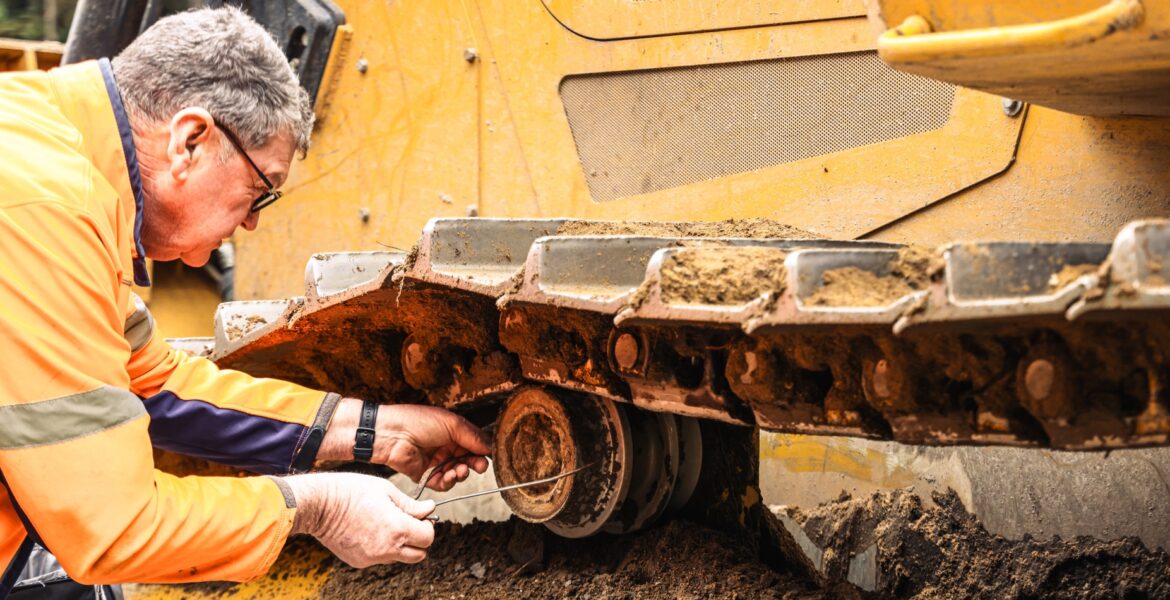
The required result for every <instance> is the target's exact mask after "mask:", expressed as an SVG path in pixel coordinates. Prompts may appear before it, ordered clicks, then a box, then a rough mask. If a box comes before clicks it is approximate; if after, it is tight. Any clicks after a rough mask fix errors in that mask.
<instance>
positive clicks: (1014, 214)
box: [237, 0, 1170, 298]
mask: <svg viewBox="0 0 1170 600" xmlns="http://www.w3.org/2000/svg"><path fill="white" fill-rule="evenodd" d="M338 4H339V6H340V7H341V8H342V10H343V11H344V12H345V15H346V19H347V23H348V24H347V25H346V26H344V27H343V28H342V30H341V31H339V33H338V35H337V36H336V38H335V41H334V47H333V50H332V52H331V55H330V63H329V67H328V69H327V72H326V75H325V79H324V81H323V83H322V87H321V92H320V93H319V95H318V106H317V108H318V115H319V125H318V127H317V130H316V133H315V136H314V142H313V148H312V149H311V151H310V152H309V154H308V156H307V158H306V159H305V160H304V161H301V162H298V163H297V164H296V166H295V168H294V171H293V175H292V179H291V180H290V182H289V184H288V185H287V186H286V189H287V190H288V192H289V194H288V196H287V197H286V198H285V199H284V200H282V202H281V204H280V205H279V206H277V207H274V209H272V210H270V211H266V213H265V214H264V216H263V218H262V221H263V226H262V227H261V228H260V229H259V230H257V231H256V232H253V233H249V234H247V235H243V236H241V237H240V239H239V240H238V249H239V261H238V262H239V266H238V268H237V278H238V279H237V289H238V291H239V295H240V297H241V298H275V297H282V296H287V295H291V294H295V293H297V291H298V290H299V288H300V286H301V283H302V276H301V273H300V270H301V265H303V264H304V260H305V259H307V258H308V257H309V255H310V254H311V253H313V252H319V251H326V250H375V249H384V248H386V247H397V248H403V249H408V248H409V245H410V244H412V243H413V242H414V240H415V239H417V236H418V232H419V231H420V230H421V228H422V226H423V224H424V223H425V222H426V221H427V220H428V219H430V218H433V217H442V216H466V215H468V214H477V215H480V216H490V217H542V216H543V217H561V216H565V217H580V218H602V219H623V220H721V219H730V218H749V217H767V218H771V219H775V220H778V221H782V222H785V223H788V224H791V225H795V226H798V227H801V228H804V229H807V230H810V231H813V232H815V233H818V234H822V235H825V236H829V237H836V238H870V239H880V240H889V241H899V242H915V243H923V244H936V243H942V242H945V241H948V240H954V239H1019V240H1053V241H1059V240H1108V239H1111V237H1112V236H1113V235H1114V234H1115V232H1116V231H1117V229H1118V228H1120V226H1121V225H1122V224H1123V223H1126V222H1128V221H1130V220H1133V219H1136V218H1139V217H1144V216H1150V215H1160V214H1164V213H1165V212H1166V211H1167V209H1168V208H1170V195H1168V194H1167V193H1166V192H1167V190H1168V188H1170V172H1168V171H1167V169H1166V168H1165V166H1164V165H1165V161H1164V157H1165V150H1164V148H1165V146H1166V144H1167V143H1168V142H1170V122H1168V121H1167V120H1165V119H1163V118H1159V117H1157V116H1144V115H1138V116H1126V115H1127V114H1128V113H1129V112H1131V111H1129V110H1127V109H1126V108H1125V107H1120V108H1118V107H1116V106H1114V105H1115V104H1117V103H1118V102H1119V101H1117V100H1116V99H1112V98H1102V99H1101V101H1100V104H1099V106H1098V107H1097V108H1098V110H1095V111H1092V112H1094V113H1098V114H1101V113H1103V114H1108V115H1110V116H1086V115H1082V114H1073V113H1071V112H1067V111H1065V110H1057V109H1054V108H1049V107H1046V106H1041V105H1036V104H1023V105H1021V104H1020V103H1018V102H1012V101H1013V100H1018V99H1019V98H1015V97H1010V98H1009V97H1004V96H1001V95H996V94H992V93H986V92H980V91H975V90H974V89H971V88H965V87H951V86H950V85H949V84H944V83H939V82H936V81H933V80H927V79H922V78H917V77H910V76H907V75H905V74H903V73H901V72H899V71H895V70H893V69H891V68H889V67H888V66H886V65H885V64H884V63H882V62H881V61H879V60H878V55H877V51H878V49H879V45H880V46H882V52H883V56H884V55H885V53H886V52H887V48H886V47H887V46H889V44H888V43H887V41H886V40H887V37H888V36H887V37H883V36H882V35H881V34H882V32H883V31H884V30H885V29H886V28H887V27H893V26H894V25H895V24H898V23H901V22H902V21H904V20H905V19H906V18H907V17H908V16H911V15H913V14H917V13H921V14H925V15H929V16H930V18H931V19H933V20H934V22H933V23H931V24H930V25H929V26H930V28H931V31H933V32H938V31H943V30H945V31H952V30H953V31H963V30H975V29H980V30H986V29H987V28H995V27H1002V26H1005V25H1006V26H1012V25H1021V24H1026V23H1036V22H1041V23H1044V22H1048V21H1051V20H1054V19H1060V18H1065V17H1068V16H1069V15H1073V16H1075V15H1077V14H1080V13H1083V12H1085V11H1091V10H1092V9H1093V8H1094V7H1095V6H1100V3H1093V2H1058V3H1023V4H1020V3H1006V2H1004V3H980V6H983V5H984V4H986V5H987V6H988V8H986V10H984V9H982V8H980V9H976V8H974V7H970V6H968V4H967V3H931V4H929V5H928V4H926V3H923V2H888V3H881V4H880V5H877V4H875V5H874V6H873V7H872V8H871V9H870V12H872V13H874V18H873V19H867V17H866V13H867V9H866V7H865V6H864V5H863V4H862V3H861V2H859V1H836V2H815V3H812V2H810V3H799V4H796V5H794V6H793V7H792V8H788V7H782V8H777V6H776V5H775V4H774V3H767V2H751V1H748V2H726V1H723V2H720V1H716V0H689V1H685V2H676V3H669V4H665V3H645V2H628V1H624V0H612V1H609V2H601V3H599V2H584V1H560V2H558V1H554V0H546V1H545V2H538V1H535V0H534V1H530V2H503V1H502V0H479V1H476V0H438V1H435V2H427V3H414V2H398V3H391V4H389V5H384V4H369V3H361V2H339V3H338ZM1163 20H1164V17H1163V16H1162V15H1159V14H1155V12H1154V8H1149V9H1147V12H1146V14H1145V19H1144V20H1143V21H1141V22H1140V23H1139V24H1138V25H1134V26H1132V27H1131V29H1130V30H1128V31H1126V32H1122V33H1118V34H1116V35H1114V36H1111V37H1106V38H1104V39H1102V40H1099V41H1093V40H1090V41H1087V42H1083V43H1081V44H1080V45H1079V46H1078V48H1077V51H1078V52H1080V53H1083V54H1087V55H1092V53H1093V52H1096V51H1100V52H1104V53H1105V56H1104V57H1103V58H1102V59H1101V60H1103V61H1105V62H1110V61H1112V60H1113V58H1114V57H1123V56H1128V54H1124V52H1127V50H1126V49H1125V48H1126V47H1132V46H1133V45H1134V44H1135V43H1138V42H1136V41H1134V40H1136V39H1137V37H1135V36H1142V37H1141V42H1140V44H1139V46H1138V47H1140V48H1145V50H1146V52H1148V53H1150V54H1157V53H1158V52H1161V51H1162V49H1163V46H1165V45H1166V44H1165V42H1163V41H1161V40H1159V39H1157V36H1155V35H1151V34H1152V33H1153V32H1155V31H1160V29H1159V28H1160V27H1161V22H1162V21H1163ZM887 23H889V25H887ZM922 35H923V36H935V35H940V34H939V33H929V34H922ZM1123 35H1124V36H1125V37H1126V39H1128V40H1129V42H1128V43H1127V44H1125V45H1123V46H1125V47H1120V48H1119V47H1118V45H1117V44H1115V43H1113V42H1114V41H1116V40H1121V39H1122V36H1123ZM1123 41H1124V40H1123ZM968 45H970V43H968ZM895 50H897V49H895ZM1115 53H1121V54H1115ZM944 54H945V56H947V57H950V58H948V60H959V59H960V58H962V60H964V61H966V62H964V63H963V64H967V63H971V64H974V65H978V64H979V63H980V60H984V59H981V58H979V57H978V56H974V57H958V58H953V57H952V55H951V54H946V53H944ZM1018 54H1019V56H1020V58H1019V60H1020V61H1021V62H1022V61H1024V60H1025V56H1026V55H1025V54H1024V53H1022V52H1020V53H1018ZM898 56H902V55H898ZM1014 56H1015V55H1011V54H1009V55H1008V56H1007V57H1006V58H1005V57H1004V56H1002V55H998V56H996V57H993V58H990V59H986V60H996V61H1000V62H1002V61H1004V60H1012V59H1013V58H1014ZM927 58H929V57H927ZM922 60H924V59H922V57H920V56H916V55H910V58H907V59H905V61H907V64H910V63H913V65H914V66H913V68H911V67H907V70H913V71H915V72H921V73H923V74H926V75H930V76H934V77H939V76H941V75H942V74H944V73H943V72H945V71H946V68H945V66H944V67H939V68H937V69H933V70H932V69H931V68H928V67H929V65H931V64H935V63H932V62H929V61H927V62H925V63H923V62H922ZM1085 63H1086V61H1085V60H1080V61H1064V62H1061V61H1049V62H1048V63H1046V66H1045V68H1044V72H1045V75H1046V77H1048V78H1049V79H1050V80H1051V81H1053V82H1056V83H1050V84H1049V87H1052V86H1057V85H1058V84H1059V82H1061V81H1079V79H1078V78H1080V77H1082V76H1083V74H1084V71H1085V69H1086V68H1087V67H1086V66H1085ZM923 64H926V65H928V66H922V65H923ZM1111 64H1117V63H1116V62H1113V63H1111ZM1125 64H1127V63H1121V64H1120V65H1118V66H1116V67H1115V70H1118V71H1124V70H1125ZM895 66H898V67H899V68H902V66H903V65H902V64H901V63H895ZM971 68H972V69H973V68H975V67H971ZM1021 68H1022V67H1021ZM1143 68H1144V67H1143ZM964 69H967V67H964ZM968 71H969V69H968ZM968 71H964V72H968ZM1017 71H1019V70H1018V69H1004V68H1000V67H996V70H995V71H994V72H997V73H1000V77H1001V78H1005V79H1006V78H1009V77H1016V76H1017ZM1141 74H1145V75H1148V74H1149V73H1148V72H1147V71H1141V73H1139V74H1138V75H1141ZM1138 75H1134V76H1133V77H1134V78H1140V77H1138ZM991 76H992V74H986V77H991ZM1019 76H1020V77H1023V76H1025V74H1024V73H1020V74H1019ZM1118 77H1120V76H1118ZM951 79H952V80H958V81H957V82H958V83H962V84H973V83H979V81H982V80H976V79H975V78H973V77H972V78H966V77H962V78H960V77H952V78H951ZM1013 85H1016V84H1015V83H1013V82H1011V81H1007V82H1006V83H1004V84H1003V86H1004V87H1006V88H1011V87H1012V86H1013ZM984 87H987V88H991V87H993V86H990V85H987V86H984ZM1054 89H1055V88H1054ZM995 91H1000V92H1002V91H1003V89H1002V88H1000V87H996V88H995ZM1052 95H1056V94H1055V92H1053V94H1050V95H1044V94H1038V95H1035V96H1034V99H1035V100H1037V101H1046V100H1050V97H1049V96H1052ZM1029 98H1033V96H1029ZM1110 102H1112V103H1113V104H1109V103H1110ZM1109 106H1114V107H1113V108H1109ZM273 257H280V260H273Z"/></svg>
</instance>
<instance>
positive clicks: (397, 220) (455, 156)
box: [236, 0, 539, 298]
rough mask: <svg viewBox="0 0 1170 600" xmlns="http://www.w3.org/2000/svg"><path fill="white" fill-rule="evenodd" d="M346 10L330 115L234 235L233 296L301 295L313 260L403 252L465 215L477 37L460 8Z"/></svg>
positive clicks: (474, 163) (470, 194) (363, 6)
mask: <svg viewBox="0 0 1170 600" xmlns="http://www.w3.org/2000/svg"><path fill="white" fill-rule="evenodd" d="M538 6H539V5H538ZM342 8H343V9H344V11H345V15H346V21H347V23H349V24H350V25H351V26H352V28H353V34H352V38H351V40H350V42H349V44H348V51H347V52H346V54H345V57H343V60H344V61H345V64H341V65H339V71H338V77H337V79H336V87H335V89H330V90H327V91H326V93H327V94H329V95H330V102H331V106H330V108H329V112H328V115H327V118H326V119H324V120H323V122H322V123H321V126H320V127H318V128H317V130H316V132H315V142H314V146H313V148H312V149H311V150H310V153H309V157H308V159H307V160H305V161H298V162H297V163H296V165H295V166H294V167H293V172H292V179H291V180H290V181H289V183H288V184H287V185H286V186H285V191H286V192H287V196H286V197H285V198H284V199H282V200H281V202H279V203H277V204H275V205H273V206H272V207H271V208H269V209H266V210H265V211H264V214H263V215H262V216H261V218H260V228H259V230H257V231H255V232H251V233H243V234H241V235H238V236H237V240H236V241H237V251H238V252H237V294H238V295H239V297H241V298H255V297H273V296H284V295H289V294H292V293H296V292H297V290H298V288H300V289H302V290H303V272H304V266H305V263H306V261H307V260H308V258H309V257H310V256H311V255H312V254H313V253H315V252H324V251H331V250H378V249H383V250H384V249H386V247H387V246H397V247H404V248H405V249H409V248H410V245H411V244H412V243H413V242H414V240H415V239H417V237H418V233H419V231H420V230H421V228H422V225H423V224H424V223H425V222H426V221H427V220H428V219H430V218H431V217H439V216H463V215H465V214H466V211H467V207H468V206H469V205H473V204H474V203H475V202H476V200H477V198H478V193H479V192H478V185H477V178H478V174H479V165H478V144H477V140H476V138H477V128H476V122H477V120H478V118H477V86H478V78H479V71H480V69H479V68H477V63H473V62H468V61H467V60H466V59H465V58H464V53H465V50H466V49H467V48H471V47H474V46H475V45H476V41H475V39H474V36H473V35H472V30H471V27H470V25H469V22H468V15H467V13H466V12H465V11H464V8H463V6H462V4H461V3H460V2H458V1H454V0H451V1H434V2H395V3H381V2H376V3H375V2H350V3H347V4H344V5H343V6H342ZM359 61H364V62H361V64H363V65H365V68H364V72H363V70H359ZM363 209H364V210H365V211H368V217H366V218H363V215H364V214H366V213H365V212H363ZM270 282H271V283H270ZM275 282H279V283H278V284H275V285H273V284H274V283H275Z"/></svg>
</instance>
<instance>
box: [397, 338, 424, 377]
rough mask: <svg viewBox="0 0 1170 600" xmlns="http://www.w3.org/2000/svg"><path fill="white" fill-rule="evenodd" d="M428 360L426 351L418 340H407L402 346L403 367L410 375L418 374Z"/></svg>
mask: <svg viewBox="0 0 1170 600" xmlns="http://www.w3.org/2000/svg"><path fill="white" fill-rule="evenodd" d="M425 361H426V351H425V350H423V347H422V344H420V343H418V342H407V343H406V345H405V347H403V348H402V369H403V370H404V371H406V373H407V374H408V375H416V374H418V373H419V372H421V371H422V367H423V363H424V362H425Z"/></svg>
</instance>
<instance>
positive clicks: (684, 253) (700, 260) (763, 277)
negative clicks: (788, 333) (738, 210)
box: [660, 248, 786, 304]
mask: <svg viewBox="0 0 1170 600" xmlns="http://www.w3.org/2000/svg"><path fill="white" fill-rule="evenodd" d="M720 250H727V251H725V252H724V251H720ZM784 256H785V255H784V253H782V252H778V251H776V250H775V249H772V248H726V249H722V248H720V249H716V248H696V249H683V250H680V251H678V252H676V253H674V254H672V255H671V257H670V259H669V260H667V261H666V262H665V263H664V264H663V265H662V271H661V272H662V279H661V282H660V286H661V288H662V299H663V301H665V302H670V303H690V304H743V303H746V302H751V301H752V300H755V299H756V298H759V297H760V296H761V295H762V294H764V293H765V292H769V291H771V292H775V294H773V295H777V294H778V293H779V292H780V291H782V290H783V289H784V286H785V281H784V280H785V273H786V271H785V269H784Z"/></svg>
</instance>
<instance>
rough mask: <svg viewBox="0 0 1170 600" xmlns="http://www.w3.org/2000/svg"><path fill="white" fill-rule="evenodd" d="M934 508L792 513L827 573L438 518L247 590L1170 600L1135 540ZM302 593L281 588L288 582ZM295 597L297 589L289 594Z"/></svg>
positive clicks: (903, 499) (846, 507) (656, 542)
mask: <svg viewBox="0 0 1170 600" xmlns="http://www.w3.org/2000/svg"><path fill="white" fill-rule="evenodd" d="M933 501H934V505H933V506H929V505H928V504H927V503H925V502H924V501H923V500H922V499H921V498H919V497H918V496H916V495H915V494H914V493H913V492H912V491H908V490H896V491H892V492H877V493H875V494H873V495H870V496H865V497H861V498H856V499H854V498H850V497H848V496H842V497H841V498H839V499H838V500H836V501H833V502H829V503H826V504H823V505H821V506H819V507H817V508H815V509H811V510H803V511H802V510H797V509H789V510H788V511H787V514H788V516H789V517H791V519H792V520H793V521H795V522H796V523H798V524H799V526H800V528H801V530H802V531H803V533H804V535H807V537H808V539H809V540H811V542H812V543H813V544H814V545H815V546H817V547H818V548H819V549H820V552H821V556H822V558H821V560H820V564H821V569H820V574H821V575H822V576H815V575H809V574H805V575H801V574H800V573H808V572H807V571H805V570H804V566H797V565H796V563H801V562H804V561H803V560H799V559H798V560H787V561H786V560H785V559H784V556H785V554H786V553H787V552H789V551H792V550H791V549H790V550H785V551H782V550H779V549H778V548H777V546H776V545H774V544H767V543H764V544H762V546H763V547H764V548H766V549H765V550H764V551H763V552H762V555H763V556H762V557H761V556H757V553H756V552H755V551H754V550H753V549H752V548H753V545H752V543H751V542H750V541H748V540H747V539H745V538H744V537H742V536H741V535H737V534H731V533H728V532H726V531H723V530H715V529H711V528H710V527H706V526H703V525H699V524H696V523H694V522H691V521H686V520H675V521H671V522H667V523H663V524H661V525H658V526H656V527H653V528H651V529H649V530H645V531H642V532H638V533H634V534H630V535H625V536H611V535H604V534H603V535H598V536H594V537H590V538H585V539H579V540H570V539H564V538H560V537H557V536H556V535H554V534H552V533H550V532H548V531H547V530H546V529H544V528H543V527H542V526H539V525H533V524H530V523H526V522H524V521H520V520H519V519H516V518H513V519H512V520H510V521H506V522H500V523H484V522H476V523H473V524H471V525H459V524H454V523H439V524H437V525H436V530H435V543H434V545H433V546H432V547H431V552H430V555H429V557H428V558H427V560H425V561H424V562H422V563H420V564H417V565H390V566H383V567H371V568H368V569H363V570H357V569H351V568H349V567H347V566H345V565H344V564H342V563H341V562H340V561H338V560H337V559H335V558H333V557H332V556H329V555H328V553H327V551H325V550H324V549H322V548H321V547H320V546H319V545H317V544H316V543H315V542H314V541H313V540H312V539H310V538H307V537H303V536H302V537H298V538H296V539H294V540H293V541H291V542H290V543H289V544H288V546H287V547H286V548H285V549H284V551H283V552H282V554H281V557H280V558H279V559H278V561H277V564H276V565H275V566H274V567H273V569H272V571H271V572H270V574H269V576H268V577H267V578H265V579H263V580H261V581H260V582H257V584H247V585H249V586H255V587H249V588H248V589H251V590H252V591H254V592H256V593H258V594H259V597H281V596H285V595H287V593H286V592H289V590H293V589H295V583H294V582H295V581H297V580H302V579H307V580H315V579H317V578H319V577H321V576H322V575H324V576H325V577H326V578H327V581H326V582H325V584H324V586H323V587H322V588H321V589H320V590H318V591H317V597H320V598H347V599H356V600H365V599H372V598H509V599H511V598H578V597H583V598H631V599H632V598H639V599H641V598H649V599H660V598H786V599H806V598H926V599H936V598H939V599H951V598H1037V599H1042V598H1167V597H1170V555H1167V553H1166V552H1164V551H1161V550H1158V551H1152V550H1149V549H1147V548H1145V547H1144V546H1143V545H1142V544H1141V543H1140V542H1139V541H1137V540H1136V539H1132V538H1129V539H1119V540H1112V541H1102V540H1096V539H1092V538H1076V539H1073V540H1061V539H1060V538H1053V539H1050V540H1043V541H1041V540H1035V539H1031V538H1025V539H1023V540H1015V541H1013V540H1007V539H1004V538H1002V537H1000V536H996V535H992V534H990V533H988V532H987V531H986V530H985V529H984V528H983V526H982V525H981V524H980V523H979V521H978V520H977V519H976V518H975V517H974V516H973V515H971V514H970V513H968V512H967V511H966V509H965V508H964V507H963V504H962V502H961V501H960V500H959V498H958V496H957V495H956V494H954V493H953V492H950V493H946V494H935V495H934V496H933ZM870 548H875V549H876V552H874V553H873V556H874V560H873V561H872V562H873V564H874V565H875V566H876V570H877V571H876V572H877V575H876V578H874V579H873V580H872V581H875V582H876V584H877V586H876V587H877V589H876V590H875V591H874V592H872V593H866V592H864V591H862V590H860V589H858V588H856V587H853V586H852V585H851V584H849V583H846V579H847V578H848V576H849V573H848V571H849V563H850V559H851V558H852V557H853V556H854V555H857V554H859V553H862V552H864V551H865V550H866V549H870ZM290 585H292V586H294V587H287V586H290ZM176 589H177V591H179V592H180V594H181V595H183V596H187V597H238V596H239V595H240V594H241V593H242V591H243V589H244V588H243V587H241V586H240V585H238V584H230V583H203V584H194V585H185V586H177V588H176ZM289 593H291V592H289Z"/></svg>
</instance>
